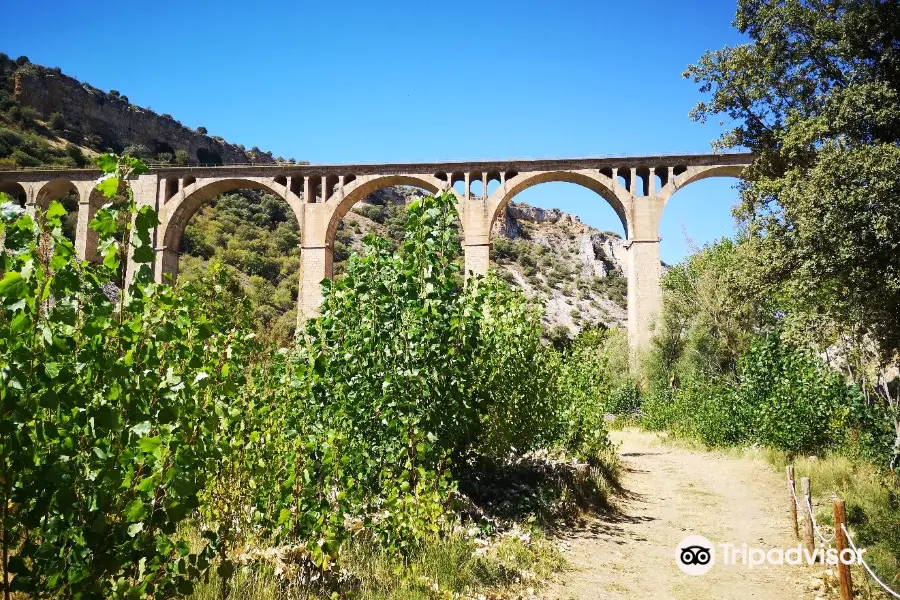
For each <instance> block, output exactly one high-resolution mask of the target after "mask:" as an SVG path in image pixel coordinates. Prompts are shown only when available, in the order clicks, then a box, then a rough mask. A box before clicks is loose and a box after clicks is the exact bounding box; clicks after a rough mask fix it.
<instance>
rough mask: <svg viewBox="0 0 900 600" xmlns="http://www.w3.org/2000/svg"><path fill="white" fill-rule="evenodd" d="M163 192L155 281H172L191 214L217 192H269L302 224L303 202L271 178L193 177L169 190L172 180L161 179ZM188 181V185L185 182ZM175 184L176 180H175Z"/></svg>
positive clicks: (175, 274) (176, 274) (175, 276)
mask: <svg viewBox="0 0 900 600" xmlns="http://www.w3.org/2000/svg"><path fill="white" fill-rule="evenodd" d="M161 181H164V182H165V183H164V184H163V191H164V192H165V195H166V196H167V197H169V196H170V193H171V192H174V193H172V194H171V196H170V197H169V198H168V199H167V200H166V201H165V202H164V204H162V207H161V210H160V211H159V212H160V215H161V218H160V221H161V225H160V228H159V230H158V231H159V236H158V237H157V240H158V250H157V252H158V254H157V261H156V267H155V269H156V280H157V281H160V282H162V281H165V280H166V277H167V276H170V277H171V278H172V281H173V282H174V280H175V279H177V277H178V261H179V257H180V249H181V238H182V236H183V235H184V231H185V229H186V228H187V225H188V222H189V221H190V220H191V217H193V216H194V214H196V213H197V211H198V210H200V208H201V207H202V206H203V205H204V204H206V203H207V202H209V201H210V200H212V199H213V198H215V197H216V196H218V195H220V194H224V193H227V192H232V191H236V190H246V189H251V190H264V191H267V192H270V193H272V194H274V195H276V196H278V197H279V198H281V199H282V200H284V201H286V202H287V203H288V206H290V209H291V211H292V212H293V214H294V217H295V218H296V219H297V221H298V223H300V224H301V230H302V223H303V203H302V201H301V200H300V197H299V196H297V194H295V193H294V192H293V191H291V189H290V187H289V186H288V185H285V184H287V183H288V182H287V181H285V183H284V184H283V183H281V182H279V181H277V180H276V178H272V177H233V178H227V179H212V178H209V179H196V180H193V178H186V179H185V180H184V181H182V186H183V187H182V188H181V190H179V191H174V190H172V189H169V188H170V187H171V186H170V185H169V182H171V181H172V180H161ZM185 182H187V185H184V183H185ZM176 184H177V181H176Z"/></svg>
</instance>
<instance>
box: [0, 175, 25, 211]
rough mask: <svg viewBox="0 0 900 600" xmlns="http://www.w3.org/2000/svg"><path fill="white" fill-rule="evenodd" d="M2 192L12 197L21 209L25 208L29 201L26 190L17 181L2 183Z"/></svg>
mask: <svg viewBox="0 0 900 600" xmlns="http://www.w3.org/2000/svg"><path fill="white" fill-rule="evenodd" d="M0 192H3V193H4V194H7V195H8V196H10V197H11V198H12V199H13V200H14V201H15V202H17V203H18V204H19V206H20V207H22V208H25V202H27V201H28V193H27V192H26V191H25V188H24V187H22V186H21V185H20V184H19V183H18V182H15V181H0Z"/></svg>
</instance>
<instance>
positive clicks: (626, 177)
mask: <svg viewBox="0 0 900 600" xmlns="http://www.w3.org/2000/svg"><path fill="white" fill-rule="evenodd" d="M616 185H618V186H619V187H621V188H625V190H626V191H628V192H631V169H619V170H618V171H617V172H616Z"/></svg>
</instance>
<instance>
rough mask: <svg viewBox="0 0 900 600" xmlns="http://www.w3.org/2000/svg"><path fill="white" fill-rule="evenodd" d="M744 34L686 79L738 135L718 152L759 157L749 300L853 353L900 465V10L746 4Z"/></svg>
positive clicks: (842, 1) (750, 184)
mask: <svg viewBox="0 0 900 600" xmlns="http://www.w3.org/2000/svg"><path fill="white" fill-rule="evenodd" d="M735 25H736V27H737V28H738V30H739V31H740V32H741V33H742V34H744V35H746V36H747V37H748V38H749V39H750V41H749V42H748V43H746V44H743V45H740V46H736V47H725V48H723V49H721V50H716V51H713V52H709V53H707V54H706V55H704V56H703V57H702V58H701V60H700V62H699V63H698V64H696V65H692V66H690V67H689V68H688V70H687V71H686V72H685V76H686V77H690V78H692V79H694V81H696V82H697V83H699V84H700V89H701V91H702V92H704V93H709V94H710V98H709V100H708V101H705V102H701V103H699V104H698V105H697V107H696V108H695V109H694V111H693V112H692V116H693V118H694V119H695V120H698V121H704V120H706V119H707V118H708V117H709V116H712V115H717V114H723V115H727V116H728V117H729V118H730V119H732V120H733V121H735V122H736V123H737V124H736V126H735V127H734V128H732V129H731V130H730V131H728V132H726V133H725V134H724V135H723V136H722V137H721V138H719V140H717V142H715V146H716V147H718V148H735V147H746V148H749V149H750V150H752V151H753V152H754V153H755V154H756V159H755V161H754V164H753V165H752V166H751V167H750V168H749V169H748V170H747V171H746V173H745V180H744V182H743V183H742V185H741V203H740V206H739V207H738V208H737V211H736V214H737V216H738V218H739V222H740V225H741V228H742V231H743V233H744V234H745V235H746V237H747V240H746V243H745V244H744V247H743V253H742V254H743V256H744V262H745V264H744V265H743V268H744V269H745V270H746V272H747V273H748V276H747V277H746V278H745V279H744V286H745V288H746V289H747V290H748V291H750V292H751V293H752V294H753V295H754V296H755V297H756V298H758V299H759V300H760V303H762V304H766V303H768V301H767V300H765V299H772V298H776V299H778V304H779V305H780V309H781V310H780V311H779V313H778V314H776V315H773V316H776V317H777V318H784V319H785V320H787V321H788V322H790V323H791V324H792V325H794V329H795V330H796V331H799V332H801V334H802V335H804V336H805V337H806V339H807V340H808V341H809V342H812V343H814V344H816V345H819V346H820V347H826V346H828V345H833V344H835V343H839V344H841V345H842V346H844V347H849V348H851V349H852V352H846V353H844V354H845V356H844V358H845V359H847V360H846V363H845V364H846V365H847V366H848V367H850V365H851V363H853V362H856V364H855V365H853V366H854V367H856V368H855V369H853V368H851V369H850V373H851V374H852V376H853V377H854V378H855V379H856V380H857V382H858V383H860V384H861V386H862V388H863V389H864V390H866V391H867V392H868V391H874V392H876V393H877V394H879V395H880V396H881V398H882V399H883V400H884V401H885V402H886V403H887V405H888V409H889V411H890V412H892V413H893V415H894V423H895V428H896V431H897V444H898V451H900V406H898V404H900V399H898V397H897V395H896V394H897V391H896V390H894V391H893V392H892V391H891V389H890V386H889V382H888V381H886V380H885V375H884V374H885V373H886V372H889V367H890V366H891V365H893V366H896V365H898V364H900V311H898V310H897V306H900V255H898V253H897V248H898V247H900V228H898V227H897V215H900V55H898V53H897V52H896V51H893V50H892V49H895V48H897V46H898V43H900V4H898V3H896V2H881V1H878V0H858V1H850V0H823V1H819V2H811V1H808V0H792V1H783V0H740V2H739V7H738V12H737V17H736V19H735ZM785 309H787V310H785ZM854 355H855V356H856V357H857V358H858V359H859V360H857V361H853V360H850V359H852V358H853V356H854ZM866 367H868V368H866Z"/></svg>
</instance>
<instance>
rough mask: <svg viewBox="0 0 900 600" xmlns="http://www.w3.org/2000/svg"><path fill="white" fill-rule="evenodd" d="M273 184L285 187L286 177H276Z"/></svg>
mask: <svg viewBox="0 0 900 600" xmlns="http://www.w3.org/2000/svg"><path fill="white" fill-rule="evenodd" d="M275 183H277V184H278V185H283V186H284V187H287V177H286V176H284V175H276V176H275Z"/></svg>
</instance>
